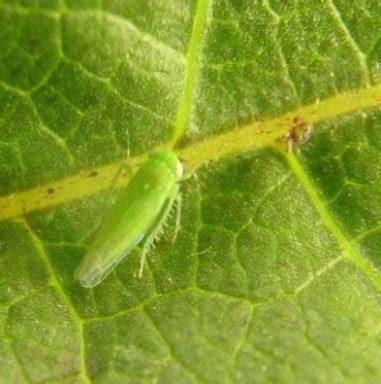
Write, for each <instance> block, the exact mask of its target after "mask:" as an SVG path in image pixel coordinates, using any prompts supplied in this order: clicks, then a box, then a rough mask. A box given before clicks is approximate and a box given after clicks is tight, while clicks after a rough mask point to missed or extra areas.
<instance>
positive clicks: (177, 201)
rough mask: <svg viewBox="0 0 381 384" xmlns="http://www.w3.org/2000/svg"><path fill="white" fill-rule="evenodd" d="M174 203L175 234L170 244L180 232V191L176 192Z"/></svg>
mask: <svg viewBox="0 0 381 384" xmlns="http://www.w3.org/2000/svg"><path fill="white" fill-rule="evenodd" d="M175 202H176V226H175V233H174V235H173V239H172V244H173V243H174V242H175V241H176V238H177V233H178V232H179V230H180V225H181V204H182V197H181V193H180V191H177V193H176V196H175Z"/></svg>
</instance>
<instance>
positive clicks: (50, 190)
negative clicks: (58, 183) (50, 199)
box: [47, 188, 56, 195]
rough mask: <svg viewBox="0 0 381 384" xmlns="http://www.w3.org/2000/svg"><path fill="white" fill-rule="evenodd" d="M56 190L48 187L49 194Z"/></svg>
mask: <svg viewBox="0 0 381 384" xmlns="http://www.w3.org/2000/svg"><path fill="white" fill-rule="evenodd" d="M55 191H56V190H55V189H54V188H48V189H47V192H48V193H49V195H51V194H52V193H54V192H55Z"/></svg>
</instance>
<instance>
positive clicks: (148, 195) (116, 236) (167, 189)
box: [75, 151, 183, 288]
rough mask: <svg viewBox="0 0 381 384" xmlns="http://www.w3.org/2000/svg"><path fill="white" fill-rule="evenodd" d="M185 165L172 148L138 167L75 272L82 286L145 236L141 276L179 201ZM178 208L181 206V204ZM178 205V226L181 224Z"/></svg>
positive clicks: (100, 275) (107, 270)
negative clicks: (154, 245)
mask: <svg viewBox="0 0 381 384" xmlns="http://www.w3.org/2000/svg"><path fill="white" fill-rule="evenodd" d="M182 173H183V167H182V165H181V163H180V161H179V159H178V157H177V156H176V155H175V154H174V153H173V152H171V151H162V152H157V153H154V154H152V155H151V156H150V157H149V158H148V160H147V161H146V162H145V163H144V164H143V165H142V166H141V167H140V168H139V170H138V171H137V173H136V174H135V175H134V176H133V177H132V179H131V180H130V182H129V183H128V185H127V186H126V187H125V189H124V190H123V191H122V192H121V193H120V195H119V197H118V198H117V200H116V202H115V204H114V205H113V207H112V208H111V210H110V212H109V213H108V215H107V216H106V217H105V219H104V221H103V223H102V224H101V226H100V228H99V230H98V233H97V234H96V236H95V238H94V241H93V243H92V244H91V245H90V248H89V249H88V251H87V253H86V255H85V257H84V259H83V260H82V261H81V263H80V265H79V266H78V268H77V270H76V272H75V278H76V279H78V280H79V281H80V283H81V285H82V286H83V287H86V288H92V287H95V286H96V285H98V284H99V283H100V282H101V281H102V280H103V279H105V278H106V277H107V275H108V274H109V273H110V272H111V271H112V269H113V268H114V267H115V266H116V265H117V264H118V263H119V262H120V261H121V260H122V259H123V258H124V257H125V256H127V255H128V254H129V253H130V252H131V251H132V249H133V248H134V247H135V246H136V245H137V244H139V243H140V242H141V241H142V240H143V239H144V247H143V251H142V259H141V266H140V271H139V276H141V275H142V272H143V266H144V262H145V256H146V253H147V252H148V249H149V247H150V245H151V244H152V242H153V241H154V239H155V238H156V237H157V235H158V234H159V232H160V231H161V229H162V226H163V224H164V223H165V220H166V219H167V217H168V214H169V212H170V210H171V208H172V206H173V203H174V202H175V201H177V202H178V204H180V194H179V181H180V179H181V177H182ZM178 208H179V206H178ZM179 213H180V211H179V209H178V215H177V220H176V223H177V226H176V227H178V224H179V219H180V216H179Z"/></svg>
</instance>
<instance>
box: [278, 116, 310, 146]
mask: <svg viewBox="0 0 381 384" xmlns="http://www.w3.org/2000/svg"><path fill="white" fill-rule="evenodd" d="M292 123H293V125H292V127H291V128H290V130H289V131H288V132H287V134H286V137H285V138H286V142H287V149H288V151H289V152H291V151H292V150H293V149H294V147H296V146H298V145H300V144H303V143H305V142H306V141H307V140H308V139H309V137H310V135H311V131H312V124H310V123H308V122H306V121H304V120H303V119H302V118H301V117H300V116H295V117H294V118H293V119H292Z"/></svg>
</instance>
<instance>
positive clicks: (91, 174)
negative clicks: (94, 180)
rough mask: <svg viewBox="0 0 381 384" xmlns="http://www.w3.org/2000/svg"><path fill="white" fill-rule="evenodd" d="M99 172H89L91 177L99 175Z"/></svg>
mask: <svg viewBox="0 0 381 384" xmlns="http://www.w3.org/2000/svg"><path fill="white" fill-rule="evenodd" d="M98 174H99V173H98V172H97V171H91V172H90V173H89V175H88V176H89V177H97V176H98Z"/></svg>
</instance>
